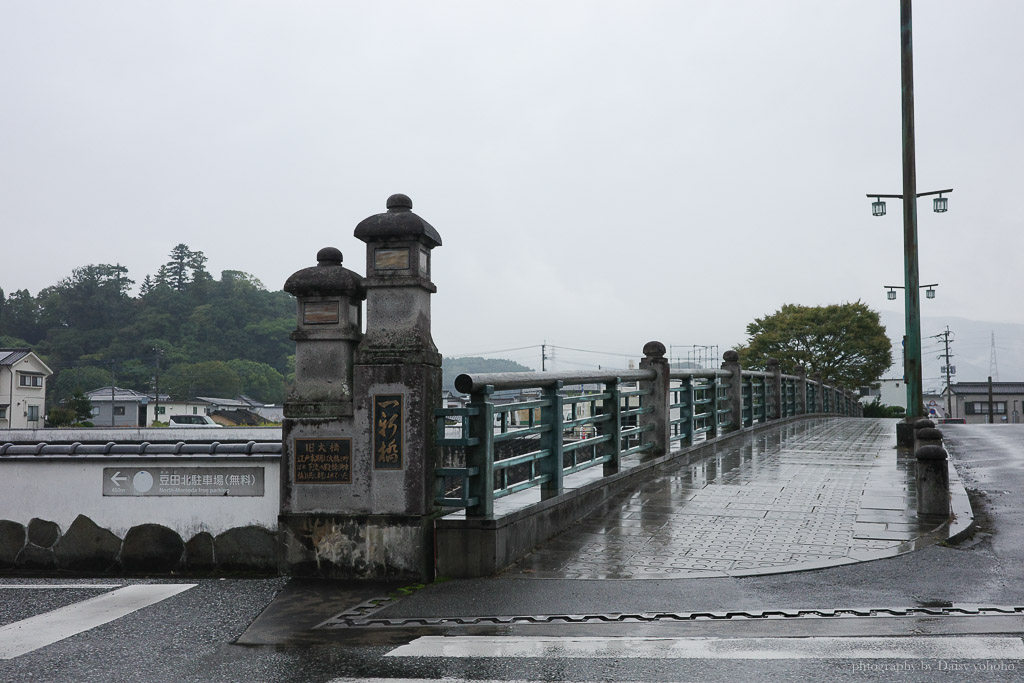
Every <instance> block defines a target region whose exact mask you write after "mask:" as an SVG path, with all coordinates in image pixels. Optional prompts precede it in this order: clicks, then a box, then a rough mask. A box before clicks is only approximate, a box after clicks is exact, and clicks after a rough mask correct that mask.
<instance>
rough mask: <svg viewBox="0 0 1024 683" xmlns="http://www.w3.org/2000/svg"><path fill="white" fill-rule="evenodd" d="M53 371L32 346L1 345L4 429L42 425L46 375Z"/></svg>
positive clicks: (0, 415)
mask: <svg viewBox="0 0 1024 683" xmlns="http://www.w3.org/2000/svg"><path fill="white" fill-rule="evenodd" d="M52 374H53V371H52V370H50V368H48V367H47V366H46V363H44V362H43V361H42V360H40V358H39V356H37V355H36V354H35V353H33V352H32V351H30V350H29V349H0V429H41V428H42V427H43V424H44V422H43V421H44V418H45V417H46V415H45V408H46V378H47V377H49V376H50V375H52Z"/></svg>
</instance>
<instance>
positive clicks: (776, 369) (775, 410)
mask: <svg viewBox="0 0 1024 683" xmlns="http://www.w3.org/2000/svg"><path fill="white" fill-rule="evenodd" d="M768 372H770V373H772V376H771V380H770V381H771V390H770V392H767V393H770V394H771V399H769V406H766V407H765V417H766V418H767V419H769V420H778V419H779V418H780V417H784V416H785V414H786V411H785V407H784V406H785V401H786V399H785V396H784V395H783V393H782V365H781V364H780V363H779V361H778V359H777V358H769V359H768ZM768 382H769V379H768V378H765V385H767V384H768Z"/></svg>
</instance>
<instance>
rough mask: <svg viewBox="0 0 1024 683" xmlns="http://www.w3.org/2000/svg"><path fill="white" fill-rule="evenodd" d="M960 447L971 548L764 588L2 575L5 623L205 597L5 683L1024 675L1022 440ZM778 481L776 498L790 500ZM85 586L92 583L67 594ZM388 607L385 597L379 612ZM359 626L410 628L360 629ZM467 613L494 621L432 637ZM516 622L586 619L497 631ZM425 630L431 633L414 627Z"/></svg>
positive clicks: (1000, 437) (83, 643) (679, 583)
mask: <svg viewBox="0 0 1024 683" xmlns="http://www.w3.org/2000/svg"><path fill="white" fill-rule="evenodd" d="M946 434H947V447H948V449H949V450H950V452H951V454H952V455H953V457H954V458H955V459H956V464H957V469H958V471H959V472H960V474H961V478H962V480H963V482H964V484H965V486H966V488H967V489H968V492H969V493H970V494H971V496H972V497H973V499H974V500H975V503H976V505H975V512H976V513H977V530H976V531H975V533H974V534H973V535H972V536H970V537H968V538H965V539H964V540H962V541H960V542H958V543H954V544H936V545H932V546H929V547H927V548H924V549H921V550H918V551H915V552H911V553H908V554H903V555H898V556H895V557H890V558H887V559H880V560H877V561H872V562H862V563H854V564H846V565H842V566H835V567H828V568H820V569H814V570H810V571H800V572H793V573H783V574H774V575H765V576H718V577H708V578H701V579H694V578H659V579H647V580H642V581H638V580H609V579H565V578H548V579H545V580H538V579H537V578H527V577H524V576H523V575H521V574H518V573H516V572H509V573H507V574H506V575H504V576H501V577H496V578H489V579H478V580H467V581H449V582H443V583H436V584H432V585H430V586H426V587H422V588H418V587H413V586H410V587H405V590H396V588H398V587H395V586H372V585H347V586H345V585H325V584H317V583H310V582H299V581H294V582H288V581H286V580H284V579H265V580H199V581H189V582H175V581H167V580H163V579H154V580H152V581H137V580H128V581H124V580H115V581H111V580H109V579H104V580H95V581H92V582H88V581H81V580H78V579H54V580H40V579H32V580H25V579H14V578H0V625H2V626H12V625H16V624H17V623H19V622H21V621H22V620H24V619H26V618H31V617H32V616H33V615H41V614H46V613H48V612H51V611H53V610H57V609H61V608H64V607H67V606H69V605H75V604H81V603H84V602H86V601H87V600H88V599H90V598H92V597H94V596H97V595H101V594H105V593H110V592H114V591H116V590H118V587H123V586H127V585H135V584H139V583H142V584H167V583H191V584H195V585H194V586H192V587H190V588H188V589H185V590H182V591H181V592H178V593H177V594H174V595H170V596H169V597H167V598H166V599H163V600H160V601H159V602H156V603H153V604H150V605H148V606H144V607H141V608H139V609H137V610H135V611H132V612H130V613H127V614H125V615H124V616H120V617H118V618H115V619H113V620H112V621H109V622H106V623H103V624H100V625H97V626H94V627H92V628H89V629H88V630H85V631H83V632H80V633H77V634H76V635H71V636H69V637H67V638H64V639H62V640H59V641H56V642H53V643H51V644H46V645H41V646H40V647H39V648H37V649H35V650H32V651H29V652H26V653H24V654H20V655H17V656H14V657H12V658H10V659H0V681H26V680H39V681H114V680H118V681H122V680H139V681H331V680H339V681H341V680H384V679H417V680H424V679H427V680H440V679H445V680H574V681H581V680H592V681H598V680H620V681H628V680H637V681H640V680H663V681H678V680H710V681H724V680H733V681H734V680H736V679H737V677H742V678H743V679H744V680H746V679H752V678H754V677H755V676H756V677H760V678H767V679H769V680H805V679H808V678H814V679H823V680H824V679H827V680H865V679H868V680H894V679H895V680H935V679H936V677H938V676H940V675H945V676H947V677H951V676H961V677H962V676H965V675H970V676H972V677H977V678H982V677H983V678H984V679H985V680H1019V679H1020V678H1021V677H1022V675H1021V671H1024V659H1022V657H1024V655H1022V654H1021V644H1022V642H1024V641H1022V640H1021V638H1020V635H1021V634H1022V633H1024V616H1022V613H1024V610H1015V609H1013V608H1014V606H1020V605H1024V524H1022V522H1024V496H1021V492H1022V486H1024V428H1021V427H1019V426H1016V425H1010V426H1003V425H994V426H991V427H989V426H973V425H971V426H960V425H956V426H951V427H948V428H947V429H946ZM770 445H771V443H770V441H769V446H770ZM770 450H771V449H770V448H769V449H768V450H766V451H765V453H767V452H768V451H770ZM751 454H753V450H752V452H751ZM766 457H767V458H768V460H771V457H772V456H770V455H769V456H766ZM880 457H881V458H882V459H888V458H889V457H890V455H889V454H881V456H880ZM891 458H892V459H893V461H895V453H894V452H893V453H892V454H891ZM781 461H782V456H781V454H780V457H779V468H780V470H781V469H782V468H783V465H782V462H781ZM715 467H716V468H717V463H716V465H715ZM725 469H728V468H723V471H724V470H725ZM680 472H681V471H680ZM680 472H676V473H674V474H676V475H678V474H680ZM708 472H710V470H708ZM716 472H717V469H716ZM665 474H666V476H669V477H671V476H673V473H665ZM716 479H718V477H717V476H713V477H710V479H709V482H711V481H715V480H716ZM779 483H780V485H781V486H782V487H783V488H782V489H780V491H781V490H783V489H784V488H785V486H787V485H789V484H788V483H787V482H783V481H781V480H780V482H779ZM709 485H710V484H709ZM726 485H728V484H726ZM885 497H889V496H885ZM758 502H759V504H760V503H761V502H762V501H760V500H759V501H758ZM777 504H779V503H778V502H777V499H776V498H773V499H772V501H771V506H774V505H777ZM725 509H730V508H728V507H726V508H725ZM765 511H766V513H767V511H768V508H767V507H766V508H765ZM659 514H661V515H662V516H665V514H669V515H670V514H671V513H667V512H666V511H664V510H662V511H659ZM625 519H629V518H628V517H627V518H625ZM639 521H641V522H642V521H643V520H642V519H641V520H639ZM665 524H666V525H671V524H672V520H666V522H665ZM855 524H856V522H855ZM659 528H660V527H659ZM655 536H656V534H652V538H654V537H655ZM520 571H521V570H520ZM48 583H49V584H51V585H52V586H53V587H49V588H45V589H23V588H21V589H18V588H4V587H3V585H7V584H12V585H13V584H21V585H23V584H34V585H47V584H48ZM82 583H92V584H94V585H93V587H91V588H88V589H82V588H78V589H75V588H70V589H69V588H61V587H59V586H61V585H67V584H74V585H78V584H82ZM95 584H103V585H104V586H105V587H97V586H96V585H95ZM275 596H277V598H278V599H276V600H275V599H274V598H275ZM377 597H382V598H384V599H385V600H384V601H383V602H381V603H379V604H375V603H374V602H373V599H374V598H377ZM360 605H364V606H365V607H364V608H363V610H362V611H361V612H360V611H359V610H358V609H356V610H355V611H353V608H358V607H359V606H360ZM367 605H368V606H367ZM345 613H349V614H355V613H358V614H360V615H362V617H365V618H367V619H383V618H388V619H392V620H394V622H395V623H396V624H397V625H396V626H376V627H351V626H345V625H344V624H342V623H341V622H339V619H338V617H339V616H340V615H343V614H345ZM261 614H262V616H260V615H261ZM459 615H462V616H470V617H472V616H479V617H481V620H480V621H478V622H477V623H471V622H468V621H467V622H466V623H456V622H454V621H453V622H450V623H440V624H431V623H429V621H430V620H432V619H433V620H436V619H443V618H445V617H448V618H451V617H455V616H459ZM516 615H519V616H523V617H530V616H532V617H536V616H537V615H564V616H571V615H576V616H577V617H581V619H577V620H573V619H570V618H564V619H555V620H550V621H539V622H538V621H535V622H529V621H526V620H522V621H518V622H516V621H511V620H508V621H506V622H505V623H498V622H496V621H494V619H496V618H498V617H503V618H506V619H507V618H508V617H510V616H516ZM615 615H617V616H615ZM257 617H259V618H257ZM415 617H422V619H423V622H422V623H421V624H418V625H415V624H412V623H410V622H409V620H410V619H412V618H415ZM485 618H489V619H490V621H487V620H485ZM332 623H333V624H334V626H331V624H332ZM318 626H321V627H320V628H318ZM438 638H444V640H441V641H438V640H437V639H438ZM950 638H951V640H949V639H950ZM0 640H2V639H0ZM751 657H755V658H754V659H751Z"/></svg>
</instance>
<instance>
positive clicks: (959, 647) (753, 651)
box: [386, 636, 1024, 660]
mask: <svg viewBox="0 0 1024 683" xmlns="http://www.w3.org/2000/svg"><path fill="white" fill-rule="evenodd" d="M386 656H387V657H537V658H547V659H551V658H584V657H585V658H589V659H609V658H616V659H620V658H647V659H944V660H954V659H1024V641H1022V640H1021V639H1020V638H1009V637H974V636H970V637H966V636H965V637H951V636H942V637H929V636H909V637H902V638H901V637H892V638H855V637H834V638H833V637H826V638H559V637H544V636H534V637H500V636H498V637H490V636H424V637H422V638H417V639H416V640H414V641H412V642H411V643H409V644H407V645H402V646H401V647H398V648H396V649H394V650H392V651H391V652H389V653H387V655H386Z"/></svg>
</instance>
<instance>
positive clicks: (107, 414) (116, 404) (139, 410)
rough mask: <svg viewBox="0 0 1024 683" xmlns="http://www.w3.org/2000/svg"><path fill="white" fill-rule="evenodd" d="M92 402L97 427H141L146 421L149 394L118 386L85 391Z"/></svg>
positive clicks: (93, 417) (93, 419) (150, 399)
mask: <svg viewBox="0 0 1024 683" xmlns="http://www.w3.org/2000/svg"><path fill="white" fill-rule="evenodd" d="M85 395H86V396H87V397H88V398H89V400H90V401H91V402H92V420H91V421H92V423H93V425H95V426H96V427H139V426H141V425H145V424H149V423H148V422H147V421H146V414H147V411H148V410H149V408H148V406H149V403H150V401H152V400H153V399H152V398H151V397H150V396H149V395H148V394H143V393H141V392H138V391H135V390H134V389H124V388H122V387H117V386H108V387H100V388H99V389H93V390H92V391H87V392H85Z"/></svg>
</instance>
